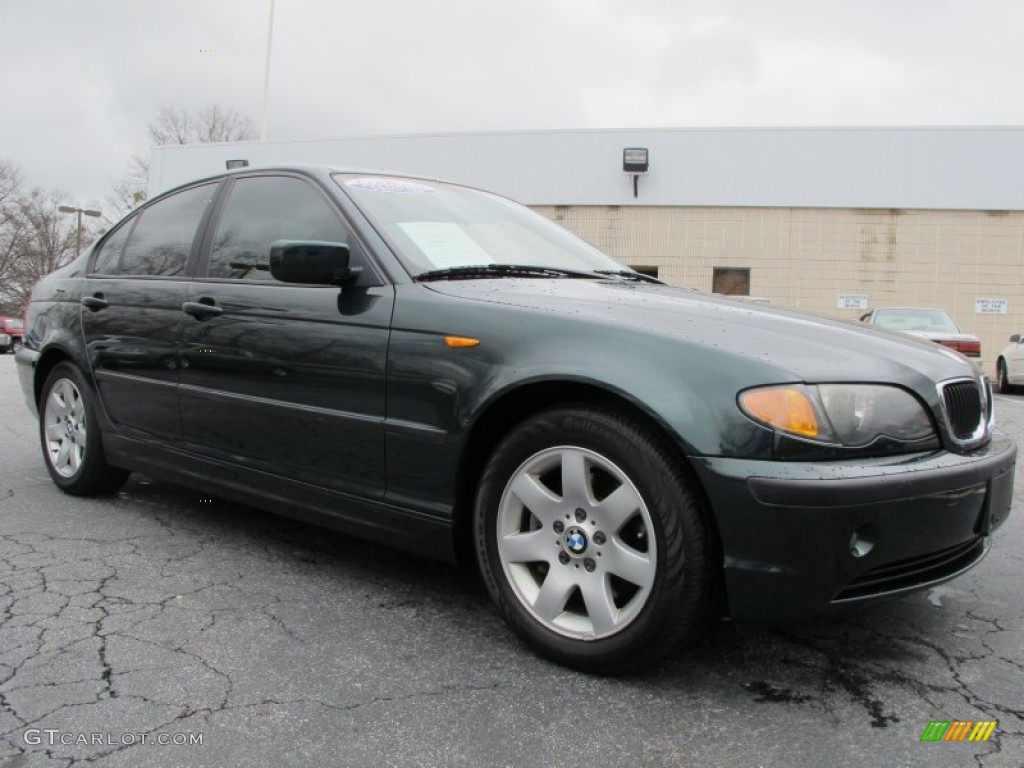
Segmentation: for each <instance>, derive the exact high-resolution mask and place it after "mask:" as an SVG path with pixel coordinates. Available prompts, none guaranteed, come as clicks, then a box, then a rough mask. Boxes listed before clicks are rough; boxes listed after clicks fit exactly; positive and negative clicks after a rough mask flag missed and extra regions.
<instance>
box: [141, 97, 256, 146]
mask: <svg viewBox="0 0 1024 768" xmlns="http://www.w3.org/2000/svg"><path fill="white" fill-rule="evenodd" d="M254 136H255V130H254V129H253V125H252V120H251V119H250V118H249V117H248V116H246V115H244V114H242V113H241V112H238V111H237V110H234V109H232V108H231V107H223V106H221V105H219V104H208V105H206V106H205V107H202V108H201V109H199V110H197V111H196V112H195V113H189V112H187V111H185V110H183V109H175V108H174V107H162V108H161V109H160V114H159V115H157V118H156V120H154V121H153V122H151V123H150V124H149V137H150V138H151V139H152V140H153V143H154V144H158V145H160V144H214V143H217V142H222V141H245V140H246V139H252V138H254Z"/></svg>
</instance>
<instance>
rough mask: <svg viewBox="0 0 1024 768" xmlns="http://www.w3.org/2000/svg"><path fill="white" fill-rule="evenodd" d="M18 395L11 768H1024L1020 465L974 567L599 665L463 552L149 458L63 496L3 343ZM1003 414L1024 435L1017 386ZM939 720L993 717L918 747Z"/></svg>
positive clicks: (4, 502)
mask: <svg viewBox="0 0 1024 768" xmlns="http://www.w3.org/2000/svg"><path fill="white" fill-rule="evenodd" d="M0 412H2V413H3V414H4V415H3V418H2V420H0V430H2V435H3V439H2V442H0V456H2V461H0V765H2V766H4V768H15V767H19V768H20V767H21V766H71V765H82V764H95V765H102V766H137V765H147V766H157V767H158V766H182V765H188V766H218V765H275V766H276V765H344V766H449V765H450V766H491V765H500V766H540V765H543V766H682V765H686V766H740V767H742V766H750V767H751V768H756V767H757V766H764V767H765V768H767V767H768V766H772V767H775V766H779V767H780V768H781V767H782V766H785V767H786V768H792V767H793V766H808V767H810V766H820V765H837V766H846V765H850V766H853V765H858V766H859V765H878V766H918V765H920V766H939V767H942V766H973V765H979V766H986V767H987V766H993V768H996V767H1002V766H1008V767H1012V768H1021V766H1024V722H1022V721H1024V677H1022V672H1024V590H1022V589H1021V586H1020V585H1021V568H1022V566H1024V537H1022V533H1024V512H1022V509H1021V507H1022V504H1024V488H1022V482H1024V481H1022V475H1024V473H1020V472H1018V478H1017V488H1016V500H1015V503H1014V511H1013V514H1012V515H1011V517H1010V519H1009V520H1008V521H1007V523H1006V524H1005V525H1004V526H1003V527H1002V528H1001V529H1000V530H999V531H998V533H997V534H996V542H995V547H994V548H993V550H992V552H991V553H990V555H989V556H988V558H987V559H986V560H985V561H984V562H983V563H982V564H981V565H979V566H978V567H977V568H975V569H974V570H973V571H972V572H971V573H969V574H967V575H966V576H964V577H961V578H960V579H958V580H955V581H953V582H950V583H947V584H945V585H943V586H941V587H939V588H937V589H933V590H930V591H926V592H921V593H917V594H915V595H911V596H908V597H904V598H902V599H899V600H896V601H892V602H888V603H884V604H878V605H873V606H866V607H862V608H858V609H854V610H850V611H849V612H847V613H845V614H843V615H842V616H841V617H840V618H839V619H836V620H829V621H818V622H813V623H808V624H802V625H799V626H785V627H759V626H746V627H736V626H734V625H732V624H731V623H729V622H722V623H720V624H719V625H717V626H716V627H715V628H714V629H713V630H712V631H711V633H710V634H709V635H708V637H707V638H705V639H704V640H703V641H701V642H700V643H698V644H697V645H696V646H695V647H693V648H690V649H688V650H686V651H684V652H681V653H679V654H678V655H677V656H676V657H675V658H673V659H672V660H670V661H669V662H668V663H667V664H665V665H663V666H662V667H660V668H658V669H655V670H652V671H650V672H647V673H645V674H643V675H638V676H633V677H626V678H620V679H602V678H597V677H590V676H587V675H583V674H579V673H576V672H572V671H569V670H566V669H562V668H560V667H557V666H555V665H552V664H549V663H547V662H545V661H542V660H540V659H538V658H536V657H535V656H533V655H531V654H530V653H529V652H528V651H526V650H525V649H524V648H522V647H521V646H520V645H519V644H518V642H517V641H516V640H515V639H514V637H513V636H512V635H511V634H510V633H509V632H508V631H506V629H505V627H504V625H503V624H502V623H501V621H500V620H499V619H498V617H497V615H496V614H495V613H494V612H493V611H492V610H491V608H490V605H489V603H488V601H487V599H486V596H485V595H484V593H483V590H482V588H481V586H480V585H479V584H478V583H477V582H476V580H475V579H474V578H473V577H472V576H471V575H469V574H467V573H464V572H461V571H459V570H457V569H455V568H451V567H448V566H444V565H438V564H437V563H433V562H430V561H427V560H422V559H419V558H416V557H411V556H408V555H405V554H402V553H398V552H395V551H391V550H388V549H386V548H383V547H378V546H375V545H371V544H367V543H364V542H361V541H358V540H355V539H350V538H348V537H345V536H343V535H340V534H337V533H334V532H330V531H324V530H321V529H317V528H314V527H312V526H308V525H305V524H302V523H298V522H295V521H291V520H287V519H284V518H277V517H275V516H273V515H270V514H267V513H264V512H261V511H257V510H254V509H251V508H248V507H244V506H241V505H236V504H232V503H229V502H225V501H222V500H220V499H216V498H214V499H212V500H211V499H210V497H209V496H207V495H204V494H200V493H198V492H194V491H190V490H188V489H186V488H181V487H178V486H172V485H167V484H165V483H162V482H158V481H156V480H151V479H149V478H146V477H141V476H133V477H132V479H131V480H130V481H129V483H128V484H127V485H126V486H125V488H124V489H123V491H121V492H120V493H118V494H116V495H113V496H109V497H100V498H94V499H75V498H72V497H69V496H65V495H63V494H61V493H60V492H59V491H58V490H57V489H56V488H55V487H54V486H53V484H52V483H51V482H50V480H49V477H48V476H47V474H46V471H45V469H44V467H43V463H42V457H41V454H40V450H39V447H38V441H37V437H36V424H35V421H34V419H33V418H32V417H31V416H30V415H29V413H28V411H27V409H26V407H25V405H24V403H23V401H22V396H21V392H20V387H18V385H17V382H16V377H15V374H14V360H13V358H12V357H10V356H4V357H0ZM997 418H998V421H999V423H1000V424H1001V426H1002V427H1003V428H1004V429H1005V430H1006V431H1008V432H1010V433H1011V434H1013V435H1015V436H1016V437H1017V438H1018V439H1021V438H1024V398H1017V397H1000V398H999V402H998V403H997ZM931 720H975V721H977V720H998V721H999V724H998V726H997V727H996V729H995V732H994V733H993V735H992V737H991V739H990V740H989V741H988V742H984V743H970V742H963V743H922V742H920V737H921V734H922V732H923V731H924V729H925V727H926V726H927V725H928V723H929V721H931ZM47 730H49V731H51V732H54V735H53V738H52V739H51V740H52V741H53V743H48V740H47V739H48V737H47V734H46V733H45V731H47ZM62 734H67V736H65V739H66V740H73V741H76V740H78V739H80V738H81V737H80V736H79V734H84V735H85V736H86V741H88V739H89V738H90V735H91V734H99V735H101V736H102V739H101V741H102V743H71V744H62V743H60V737H61V735H62ZM161 734H164V735H165V736H164V738H165V739H174V738H181V735H185V736H186V737H187V736H188V735H201V737H202V744H195V745H187V746H186V745H178V744H175V743H170V744H157V743H155V742H156V740H157V738H158V736H160V735H161ZM33 735H34V736H35V738H33ZM142 735H145V743H142ZM129 737H130V740H131V741H132V742H133V743H123V742H124V741H128V740H129ZM31 741H38V742H39V743H29V742H31Z"/></svg>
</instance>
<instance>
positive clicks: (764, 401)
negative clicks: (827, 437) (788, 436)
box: [740, 387, 819, 437]
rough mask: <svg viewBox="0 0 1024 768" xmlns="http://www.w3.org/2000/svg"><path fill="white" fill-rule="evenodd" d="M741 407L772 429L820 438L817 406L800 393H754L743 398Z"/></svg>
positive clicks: (772, 391)
mask: <svg viewBox="0 0 1024 768" xmlns="http://www.w3.org/2000/svg"><path fill="white" fill-rule="evenodd" d="M740 405H741V406H743V410H744V411H746V412H747V414H748V415H750V416H752V417H753V418H755V419H757V420H758V421H763V422H764V423H765V424H768V425H770V426H773V427H778V428H779V429H782V430H785V431H786V432H792V433H793V434H797V435H803V436H804V437H817V436H818V433H819V428H818V418H817V416H815V414H814V406H813V405H811V401H810V400H809V399H808V398H807V395H805V394H804V393H803V392H801V391H800V390H798V389H790V388H788V387H779V388H777V389H754V390H751V391H749V392H744V393H743V394H742V395H740Z"/></svg>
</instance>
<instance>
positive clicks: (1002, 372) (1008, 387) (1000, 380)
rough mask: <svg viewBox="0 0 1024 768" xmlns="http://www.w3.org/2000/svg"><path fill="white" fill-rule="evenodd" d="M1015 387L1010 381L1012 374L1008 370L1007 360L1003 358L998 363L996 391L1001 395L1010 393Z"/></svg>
mask: <svg viewBox="0 0 1024 768" xmlns="http://www.w3.org/2000/svg"><path fill="white" fill-rule="evenodd" d="M1015 389H1016V387H1014V386H1013V385H1012V384H1011V383H1010V376H1009V373H1008V372H1007V370H1006V361H1005V360H1002V359H1001V360H1000V361H999V362H998V363H997V364H996V391H997V392H998V393H999V394H1001V395H1009V394H1012V393H1013V392H1014V391H1015Z"/></svg>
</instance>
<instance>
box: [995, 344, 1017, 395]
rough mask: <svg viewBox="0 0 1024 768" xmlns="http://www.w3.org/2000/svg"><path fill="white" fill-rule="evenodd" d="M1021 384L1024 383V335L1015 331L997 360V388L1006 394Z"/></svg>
mask: <svg viewBox="0 0 1024 768" xmlns="http://www.w3.org/2000/svg"><path fill="white" fill-rule="evenodd" d="M1021 385H1024V337H1022V336H1021V335H1020V334H1019V333H1015V334H1013V336H1011V337H1010V343H1009V344H1007V345H1006V346H1005V347H1003V351H1002V352H1000V353H999V357H998V359H997V360H996V390H997V391H998V392H1000V393H1002V394H1004V395H1006V394H1009V393H1011V392H1014V391H1016V389H1017V387H1018V386H1021Z"/></svg>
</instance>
